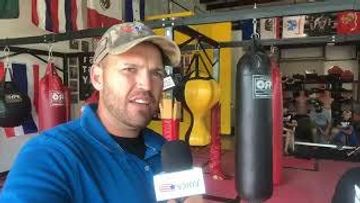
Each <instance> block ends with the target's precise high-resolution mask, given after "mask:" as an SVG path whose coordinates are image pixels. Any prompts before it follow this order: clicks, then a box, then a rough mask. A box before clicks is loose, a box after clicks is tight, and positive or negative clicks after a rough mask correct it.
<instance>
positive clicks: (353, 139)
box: [332, 108, 359, 146]
mask: <svg viewBox="0 0 360 203" xmlns="http://www.w3.org/2000/svg"><path fill="white" fill-rule="evenodd" d="M333 134H335V135H334V138H333V139H332V143H334V144H336V145H341V146H343V145H348V146H358V145H359V142H358V140H357V136H356V132H355V130H354V127H353V125H352V112H351V111H350V110H349V108H345V109H344V111H343V112H342V115H341V120H340V121H339V124H338V126H337V128H334V129H333Z"/></svg>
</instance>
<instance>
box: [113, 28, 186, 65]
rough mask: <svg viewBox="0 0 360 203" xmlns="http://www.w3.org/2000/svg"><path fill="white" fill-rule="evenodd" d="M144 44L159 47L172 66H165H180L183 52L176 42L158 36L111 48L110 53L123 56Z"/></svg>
mask: <svg viewBox="0 0 360 203" xmlns="http://www.w3.org/2000/svg"><path fill="white" fill-rule="evenodd" d="M142 42H151V43H153V44H155V45H156V46H158V47H159V48H160V49H161V50H162V52H163V54H164V55H165V56H166V57H167V58H168V59H169V62H170V64H165V65H170V66H173V67H175V66H177V65H179V63H180V58H181V52H180V49H179V47H178V46H177V45H176V43H175V42H174V41H172V40H169V39H167V38H165V37H163V36H158V35H152V36H147V37H143V38H140V39H137V40H134V41H131V42H129V43H126V44H124V45H122V46H118V47H114V48H110V50H109V52H108V53H109V54H112V55H114V54H121V53H124V52H126V51H128V50H129V49H131V48H133V47H135V46H136V45H138V44H140V43H142Z"/></svg>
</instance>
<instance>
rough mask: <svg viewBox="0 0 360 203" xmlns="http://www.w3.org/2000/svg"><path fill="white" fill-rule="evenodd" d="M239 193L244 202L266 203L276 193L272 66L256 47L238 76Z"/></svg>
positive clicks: (240, 66)
mask: <svg viewBox="0 0 360 203" xmlns="http://www.w3.org/2000/svg"><path fill="white" fill-rule="evenodd" d="M235 122H236V123H235V135H236V155H235V156H236V165H235V166H236V171H235V182H236V189H237V192H238V194H239V196H240V197H241V198H242V199H245V200H249V201H263V200H265V199H267V198H269V197H270V196H271V195H272V192H273V179H272V177H273V174H272V173H273V172H272V85H271V64H270V59H269V57H268V56H267V54H266V53H265V51H264V50H263V49H262V48H261V47H259V45H257V44H256V41H254V43H253V44H252V45H251V47H250V49H249V50H248V51H247V52H246V53H245V55H244V56H242V57H241V59H240V60H239V62H238V64H237V72H236V103H235Z"/></svg>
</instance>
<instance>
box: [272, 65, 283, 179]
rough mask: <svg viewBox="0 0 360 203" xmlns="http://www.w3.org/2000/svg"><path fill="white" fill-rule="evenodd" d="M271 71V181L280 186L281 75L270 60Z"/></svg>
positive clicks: (276, 66) (277, 67)
mask: <svg viewBox="0 0 360 203" xmlns="http://www.w3.org/2000/svg"><path fill="white" fill-rule="evenodd" d="M271 67H272V68H271V70H272V86H273V98H272V110H273V181H274V185H278V184H280V181H281V171H282V132H283V109H282V107H283V100H282V98H283V96H282V84H281V73H280V68H279V66H278V64H277V63H276V61H275V59H274V58H272V59H271Z"/></svg>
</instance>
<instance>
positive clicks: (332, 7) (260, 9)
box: [145, 0, 360, 28]
mask: <svg viewBox="0 0 360 203" xmlns="http://www.w3.org/2000/svg"><path fill="white" fill-rule="evenodd" d="M358 2H359V0H327V1H322V2H313V3H299V4H293V5H276V6H262V5H258V6H257V8H256V9H254V8H240V9H238V10H231V11H226V12H225V11H224V12H212V13H206V14H199V15H196V16H193V17H188V18H179V19H175V20H161V21H147V22H145V23H146V24H147V25H149V26H150V27H152V28H161V27H164V26H171V25H172V24H174V25H175V26H177V25H198V24H208V23H219V22H233V21H239V20H245V19H253V18H256V19H259V18H268V17H274V16H290V15H305V14H312V13H327V12H338V11H345V10H358V9H359V8H358V7H360V6H359V5H360V3H358Z"/></svg>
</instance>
